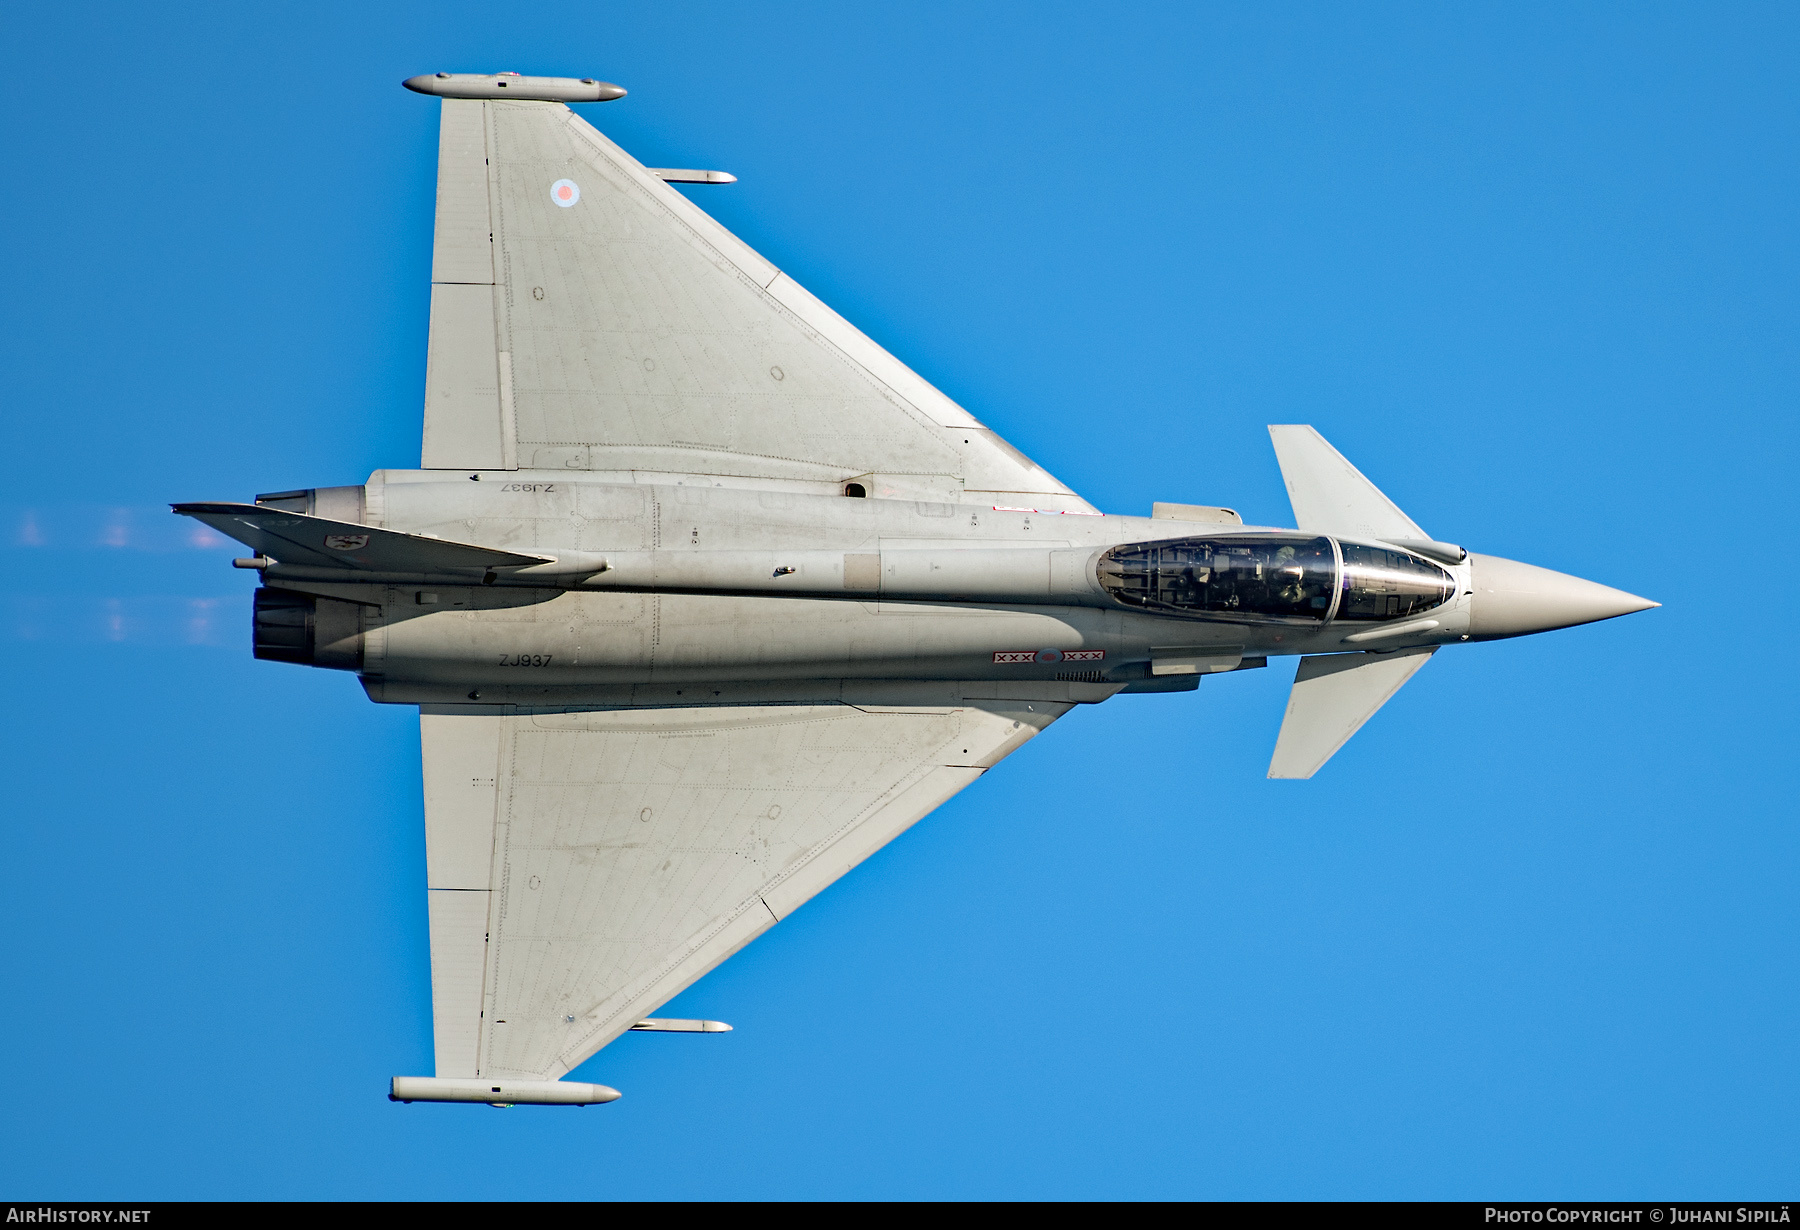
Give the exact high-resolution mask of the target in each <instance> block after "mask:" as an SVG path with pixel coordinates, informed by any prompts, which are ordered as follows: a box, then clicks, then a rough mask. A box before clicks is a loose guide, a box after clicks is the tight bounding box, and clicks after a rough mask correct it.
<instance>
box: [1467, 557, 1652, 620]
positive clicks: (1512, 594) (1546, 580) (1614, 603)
mask: <svg viewBox="0 0 1800 1230" xmlns="http://www.w3.org/2000/svg"><path fill="white" fill-rule="evenodd" d="M1469 560H1470V562H1471V564H1472V565H1473V569H1472V573H1473V582H1474V583H1473V588H1474V590H1475V601H1474V605H1473V607H1472V608H1471V609H1470V611H1469V635H1470V637H1472V638H1473V639H1475V640H1478V641H1493V640H1499V639H1500V638H1501V637H1506V636H1528V635H1530V634H1531V633H1533V632H1549V631H1551V630H1552V629H1554V628H1572V627H1574V626H1575V625H1576V624H1591V623H1593V622H1594V621H1595V620H1598V619H1614V618H1616V617H1618V616H1620V615H1629V614H1631V613H1632V612H1633V611H1647V610H1649V609H1650V608H1651V607H1653V606H1661V605H1662V604H1661V603H1660V602H1652V601H1650V600H1649V599H1648V598H1640V597H1638V596H1637V595H1636V594H1628V593H1626V592H1625V591H1624V590H1622V589H1612V588H1610V587H1608V586H1605V585H1596V584H1594V582H1592V581H1584V580H1582V579H1581V578H1580V577H1572V576H1570V575H1569V574H1568V573H1566V572H1552V571H1550V570H1549V569H1548V568H1538V567H1535V566H1533V565H1531V564H1521V563H1519V562H1518V561H1517V560H1510V559H1501V558H1500V557H1499V556H1497V555H1470V556H1469Z"/></svg>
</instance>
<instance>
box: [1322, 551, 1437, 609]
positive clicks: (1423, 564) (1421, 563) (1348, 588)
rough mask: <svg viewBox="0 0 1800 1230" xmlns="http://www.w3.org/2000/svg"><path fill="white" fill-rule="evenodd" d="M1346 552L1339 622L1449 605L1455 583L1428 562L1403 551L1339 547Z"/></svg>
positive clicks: (1339, 602) (1339, 604) (1339, 605)
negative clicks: (1447, 603) (1446, 603)
mask: <svg viewBox="0 0 1800 1230" xmlns="http://www.w3.org/2000/svg"><path fill="white" fill-rule="evenodd" d="M1339 545H1340V546H1341V547H1342V549H1343V552H1344V582H1343V589H1344V594H1343V597H1342V598H1341V599H1340V600H1339V601H1338V610H1337V617H1338V618H1339V619H1367V620H1375V619H1398V618H1399V617H1401V616H1403V615H1417V614H1419V613H1420V612H1421V611H1429V610H1430V609H1431V608H1432V607H1434V606H1441V605H1442V604H1443V603H1445V602H1448V601H1449V600H1450V598H1451V597H1452V596H1453V595H1454V594H1455V593H1456V581H1455V579H1454V578H1453V577H1451V575H1450V574H1449V573H1448V572H1445V571H1444V570H1443V569H1442V568H1439V567H1438V566H1437V565H1436V564H1434V563H1432V562H1430V561H1429V560H1422V559H1420V558H1419V557H1418V556H1416V555H1408V554H1407V553H1406V552H1404V551H1389V550H1384V549H1383V548H1381V547H1364V546H1358V545H1357V544H1356V543H1353V542H1346V543H1341V544H1339Z"/></svg>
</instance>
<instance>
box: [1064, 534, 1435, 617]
mask: <svg viewBox="0 0 1800 1230" xmlns="http://www.w3.org/2000/svg"><path fill="white" fill-rule="evenodd" d="M1099 576H1100V584H1101V585H1102V586H1103V587H1104V588H1105V589H1106V591H1107V592H1108V593H1109V594H1111V595H1112V596H1113V597H1114V598H1116V599H1118V600H1119V601H1120V602H1122V603H1124V604H1125V605H1126V606H1133V607H1139V608H1141V609H1144V610H1149V611H1155V612H1158V613H1159V614H1170V615H1193V616H1201V617H1205V616H1221V617H1225V618H1233V617H1235V618H1252V619H1282V620H1294V621H1302V622H1307V623H1323V622H1325V621H1326V620H1328V619H1350V620H1382V619H1397V618H1400V617H1401V616H1405V615H1416V614H1418V613H1419V612H1421V611H1429V610H1430V609H1432V608H1433V607H1435V606H1440V605H1442V604H1443V603H1445V602H1448V601H1449V600H1450V598H1451V597H1452V596H1453V595H1454V594H1455V593H1456V581H1455V579H1454V578H1453V577H1452V576H1451V575H1450V574H1449V573H1448V572H1446V571H1444V569H1442V568H1440V567H1438V566H1437V565H1436V564H1434V563H1432V562H1431V561H1429V560H1425V559H1421V558H1419V557H1418V556H1416V555H1412V554H1409V553H1408V552H1405V551H1398V550H1393V549H1390V548H1383V547H1365V546H1362V545H1360V544H1357V543H1348V542H1347V543H1338V542H1336V541H1334V540H1332V539H1330V538H1323V537H1320V538H1308V537H1304V536H1299V535H1293V536H1289V535H1279V534H1256V535H1248V534H1245V535H1231V536H1219V537H1210V536H1209V537H1206V538H1176V539H1171V540H1168V541H1164V542H1145V543H1131V544H1128V545H1126V546H1122V547H1114V548H1113V549H1112V550H1110V551H1108V552H1107V553H1106V554H1105V555H1103V556H1101V557H1100V565H1099Z"/></svg>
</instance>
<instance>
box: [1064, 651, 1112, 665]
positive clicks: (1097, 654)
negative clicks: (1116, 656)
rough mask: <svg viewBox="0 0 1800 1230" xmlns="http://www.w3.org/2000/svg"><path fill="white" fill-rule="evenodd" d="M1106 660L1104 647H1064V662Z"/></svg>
mask: <svg viewBox="0 0 1800 1230" xmlns="http://www.w3.org/2000/svg"><path fill="white" fill-rule="evenodd" d="M1105 660H1106V650H1104V649H1065V650H1063V661H1064V662H1103V661H1105Z"/></svg>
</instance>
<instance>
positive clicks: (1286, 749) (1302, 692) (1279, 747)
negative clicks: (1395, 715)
mask: <svg viewBox="0 0 1800 1230" xmlns="http://www.w3.org/2000/svg"><path fill="white" fill-rule="evenodd" d="M1359 477H1360V476H1359ZM1436 652H1437V650H1436V648H1435V647H1433V648H1429V649H1407V650H1401V651H1400V652H1397V653H1379V654H1377V653H1334V654H1325V655H1322V656H1319V657H1312V658H1301V659H1300V669H1299V670H1297V671H1295V672H1294V689H1293V691H1291V692H1289V693H1288V703H1287V716H1286V717H1284V718H1282V720H1281V735H1280V737H1279V738H1277V739H1276V740H1275V755H1274V757H1273V758H1272V759H1271V760H1270V761H1269V776H1270V777H1287V778H1305V777H1311V776H1312V775H1313V774H1314V773H1317V772H1318V771H1319V769H1320V768H1321V767H1322V766H1323V765H1324V764H1325V762H1326V761H1327V760H1330V759H1331V758H1332V757H1333V756H1335V755H1337V750H1338V749H1339V748H1340V747H1342V746H1344V744H1346V743H1348V742H1349V741H1350V736H1351V735H1353V734H1355V733H1356V732H1357V731H1359V730H1361V729H1362V724H1363V723H1364V722H1366V721H1368V720H1369V719H1370V718H1372V717H1374V716H1375V711H1376V710H1377V709H1379V708H1381V707H1382V706H1383V705H1385V704H1387V702H1388V700H1389V699H1390V698H1391V697H1392V696H1393V695H1394V693H1395V692H1398V691H1399V690H1400V688H1401V686H1402V685H1403V684H1405V682H1406V681H1407V680H1408V679H1411V678H1412V677H1413V674H1414V672H1416V671H1417V670H1418V669H1419V668H1420V667H1421V666H1423V665H1425V660H1426V659H1427V658H1429V657H1430V656H1431V655H1432V654H1434V653H1436Z"/></svg>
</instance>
